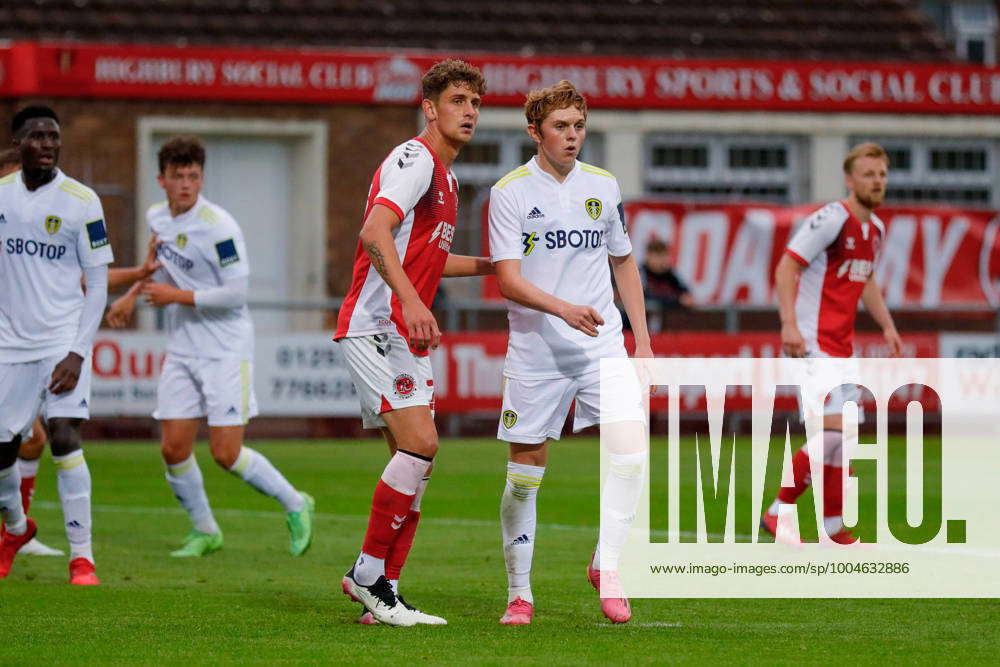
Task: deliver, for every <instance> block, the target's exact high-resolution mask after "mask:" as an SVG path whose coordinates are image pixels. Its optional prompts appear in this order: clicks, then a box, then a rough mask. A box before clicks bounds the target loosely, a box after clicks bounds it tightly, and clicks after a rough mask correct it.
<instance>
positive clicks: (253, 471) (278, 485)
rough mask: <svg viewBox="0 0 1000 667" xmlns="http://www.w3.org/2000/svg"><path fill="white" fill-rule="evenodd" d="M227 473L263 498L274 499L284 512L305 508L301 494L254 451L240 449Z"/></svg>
mask: <svg viewBox="0 0 1000 667" xmlns="http://www.w3.org/2000/svg"><path fill="white" fill-rule="evenodd" d="M229 472H231V473H233V474H234V475H239V477H240V478H241V479H242V480H243V481H244V482H246V483H247V484H249V485H250V486H252V487H253V488H255V489H257V490H258V491H260V492H261V493H263V494H264V495H265V496H271V497H272V498H275V499H276V500H277V501H278V502H279V503H281V506H282V507H284V508H285V511H286V512H301V511H302V509H303V508H304V507H305V506H306V503H305V500H304V499H303V498H302V494H301V493H299V492H298V491H296V490H295V487H294V486H292V485H291V484H289V482H288V480H287V479H285V477H284V475H282V474H281V473H280V472H278V469H277V468H275V467H274V466H273V465H272V464H271V462H270V461H268V460H267V458H266V457H265V456H264V455H263V454H261V453H260V452H258V451H256V450H253V449H250V448H249V447H246V446H243V447H241V448H240V454H239V456H237V457H236V462H235V463H233V465H232V467H230V468H229Z"/></svg>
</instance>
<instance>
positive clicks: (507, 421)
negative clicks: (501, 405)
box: [500, 410, 517, 428]
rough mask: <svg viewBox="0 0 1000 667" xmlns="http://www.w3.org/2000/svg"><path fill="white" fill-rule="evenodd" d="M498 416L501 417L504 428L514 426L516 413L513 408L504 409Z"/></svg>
mask: <svg viewBox="0 0 1000 667" xmlns="http://www.w3.org/2000/svg"><path fill="white" fill-rule="evenodd" d="M500 418H501V419H503V425H504V428H514V424H516V423H517V413H516V412H514V411H513V410H504V411H503V414H502V415H500Z"/></svg>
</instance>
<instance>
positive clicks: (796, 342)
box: [774, 253, 806, 357]
mask: <svg viewBox="0 0 1000 667" xmlns="http://www.w3.org/2000/svg"><path fill="white" fill-rule="evenodd" d="M801 273H802V265H801V264H800V263H799V262H798V261H797V260H796V259H794V258H793V257H792V256H791V255H789V254H788V253H785V254H783V255H782V256H781V259H779V260H778V266H777V267H776V268H775V269H774V291H775V293H776V294H777V296H778V315H779V316H780V317H781V349H782V351H783V352H784V353H785V354H786V355H788V356H789V357H804V356H805V354H806V341H805V339H804V338H802V332H800V331H799V325H798V324H796V322H795V295H796V293H797V292H798V283H799V274H801Z"/></svg>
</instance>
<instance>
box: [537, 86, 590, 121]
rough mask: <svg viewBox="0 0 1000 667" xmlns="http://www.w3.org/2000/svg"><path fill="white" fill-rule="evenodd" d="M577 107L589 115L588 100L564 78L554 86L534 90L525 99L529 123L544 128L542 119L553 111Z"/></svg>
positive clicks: (584, 115)
mask: <svg viewBox="0 0 1000 667" xmlns="http://www.w3.org/2000/svg"><path fill="white" fill-rule="evenodd" d="M569 107H576V108H577V109H579V110H580V113H582V114H583V117H584V118H586V117H587V100H586V99H585V98H584V96H583V95H582V94H580V91H578V90H577V89H576V86H574V85H573V84H572V83H570V82H569V81H567V80H566V79H563V80H562V81H560V82H559V83H557V84H556V85H554V86H549V87H548V88H542V89H541V90H533V91H531V92H530V93H528V98H527V99H526V100H525V101H524V116H525V118H527V119H528V125H534V126H535V127H536V128H538V129H541V128H542V121H544V120H545V117H546V116H548V115H549V114H550V113H552V112H553V111H557V110H559V109H567V108H569Z"/></svg>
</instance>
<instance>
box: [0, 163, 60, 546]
mask: <svg viewBox="0 0 1000 667" xmlns="http://www.w3.org/2000/svg"><path fill="white" fill-rule="evenodd" d="M20 169H21V152H20V151H19V150H17V149H16V148H9V149H7V150H5V151H3V152H0V178H3V177H4V176H9V175H10V174H13V173H14V172H15V171H20ZM44 450H45V427H44V426H42V420H41V419H39V418H36V419H35V422H34V424H33V425H32V427H31V435H30V436H29V437H28V438H26V439H23V440H21V444H20V446H19V447H18V450H17V469H18V472H19V473H21V503H22V505H23V506H24V513H25V514H27V513H28V508H29V506H30V505H31V500H32V498H34V495H35V477H36V476H37V475H38V463H39V460H40V459H41V457H42V452H43V451H44ZM0 533H3V525H2V524H0ZM17 553H19V554H24V555H28V556H64V555H65V554H64V553H63V552H62V551H60V550H59V549H53V548H52V547H50V546H48V545H46V544H43V543H42V542H41V541H40V540H39V539H38V536H37V535H36V536H35V537H33V538H31V540H29V541H28V542H27V543H26V544H24V545H23V546H22V547H21V548H20V549H18V551H17Z"/></svg>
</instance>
